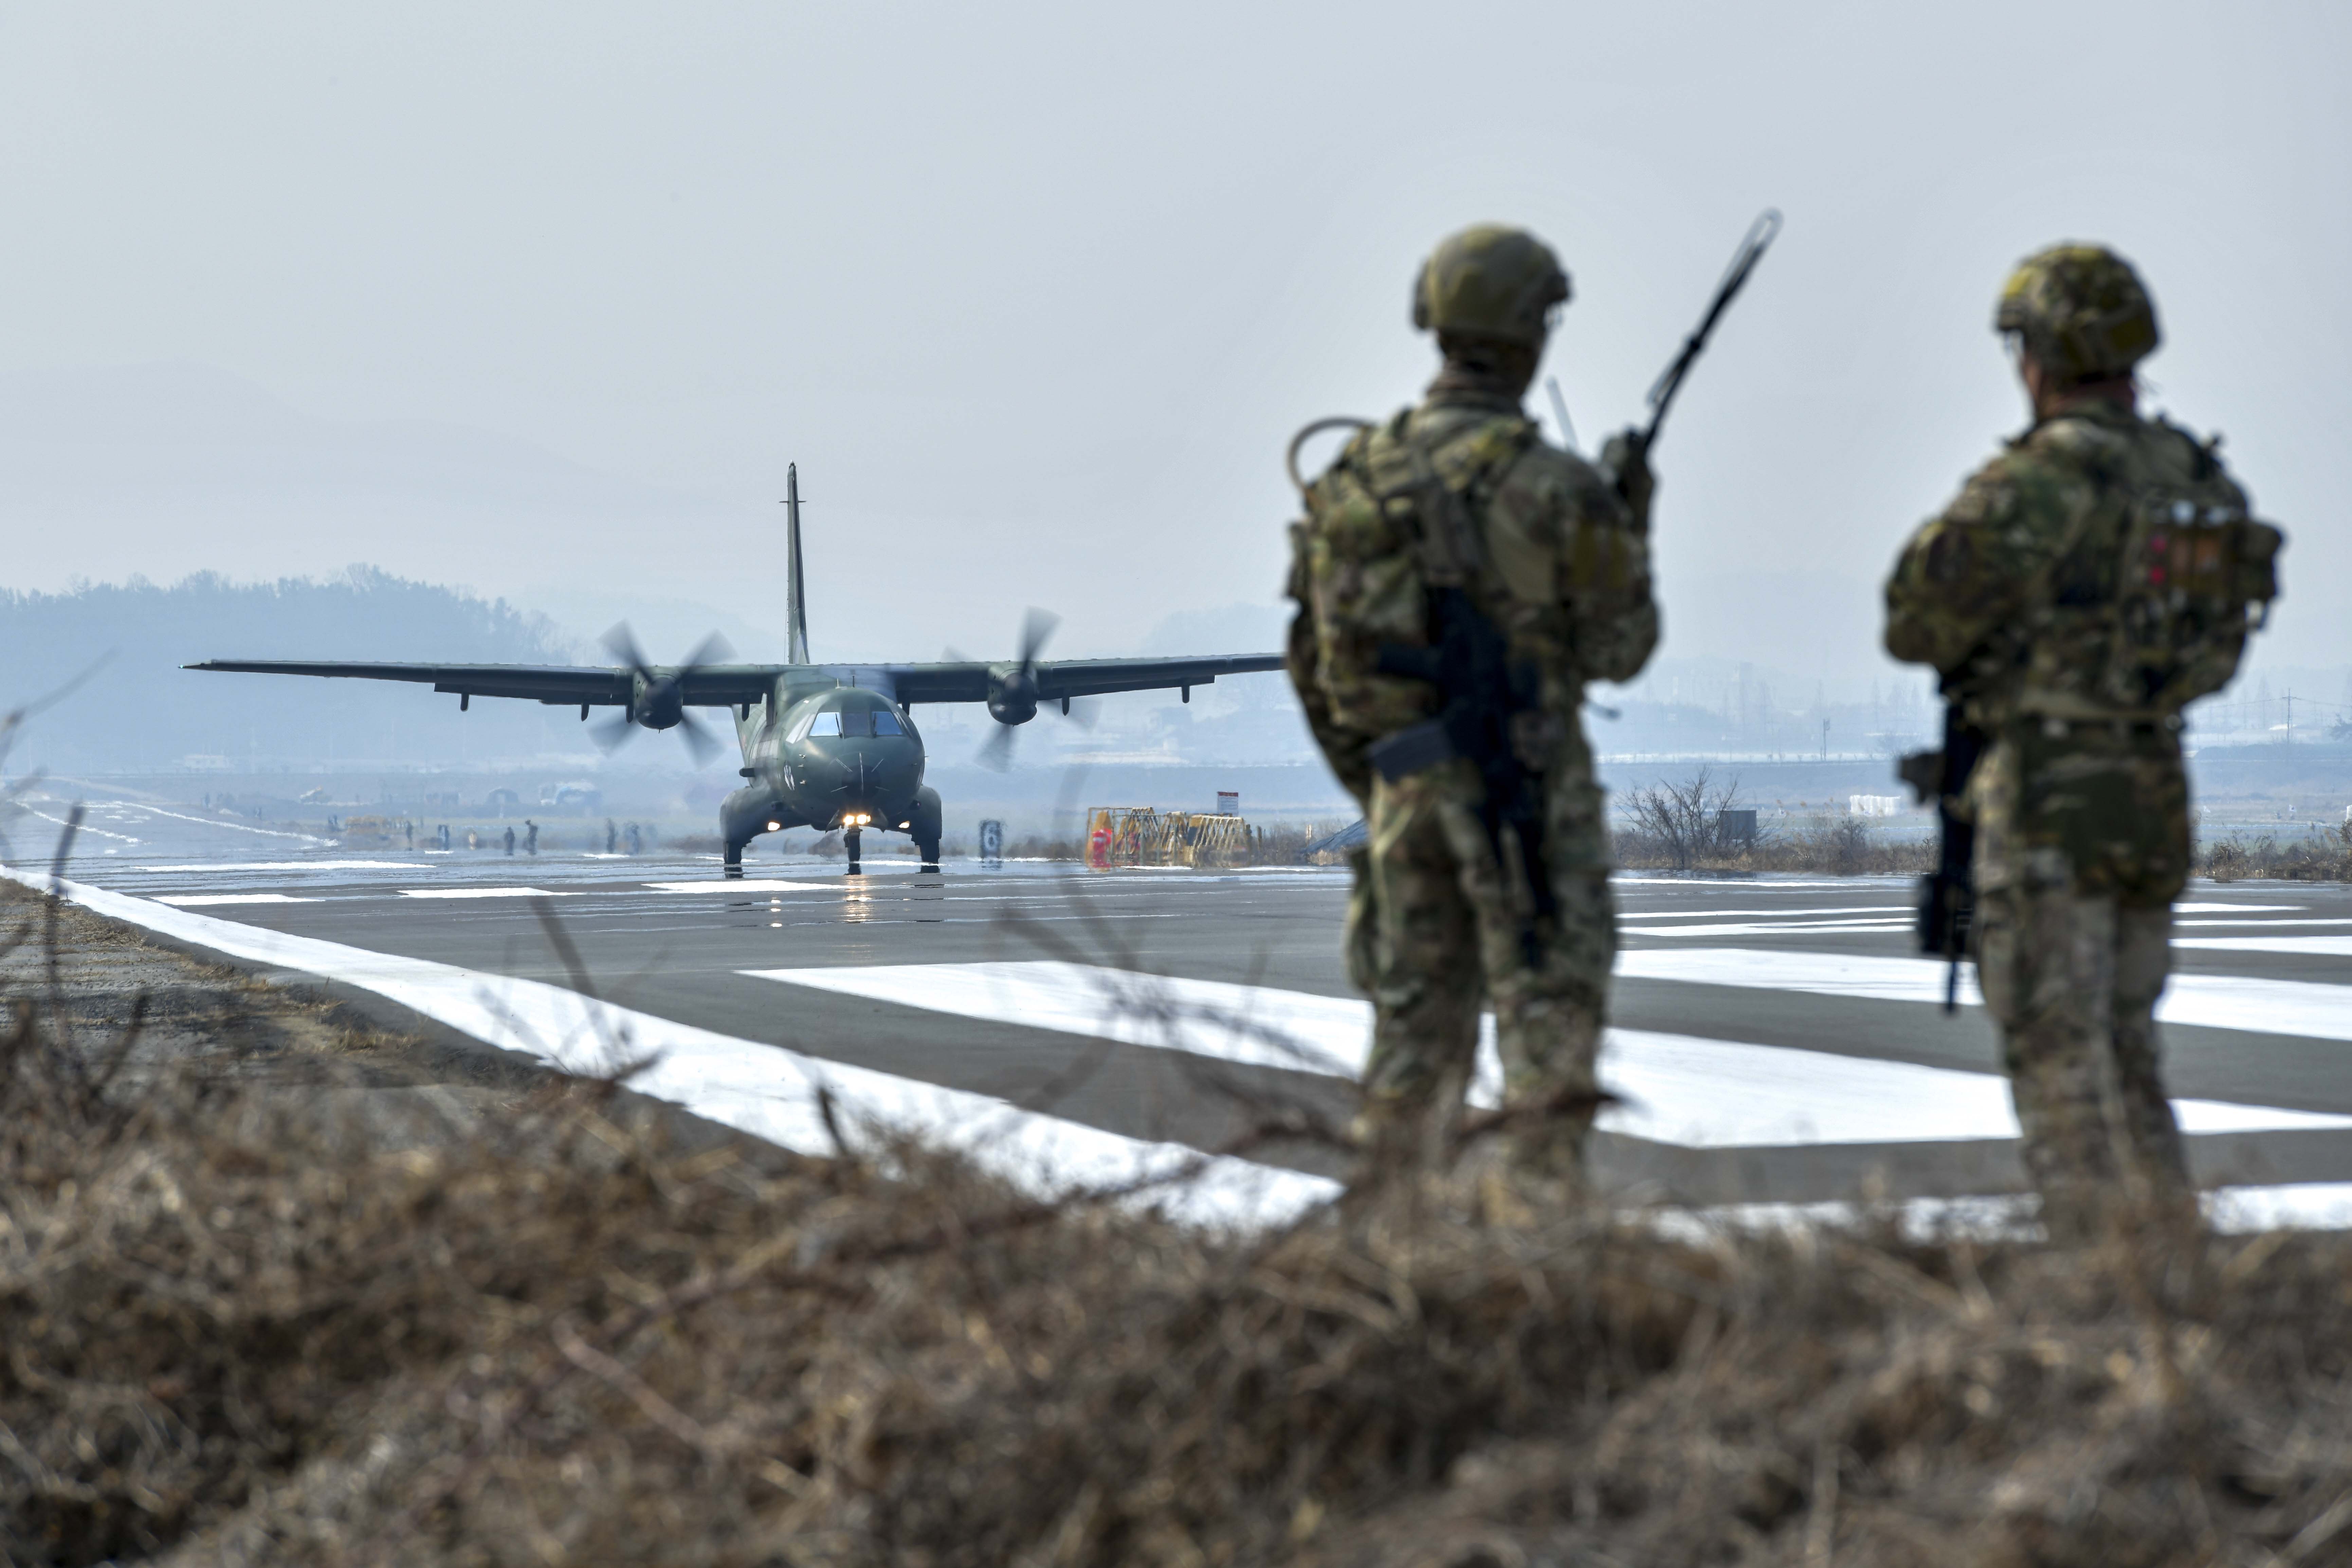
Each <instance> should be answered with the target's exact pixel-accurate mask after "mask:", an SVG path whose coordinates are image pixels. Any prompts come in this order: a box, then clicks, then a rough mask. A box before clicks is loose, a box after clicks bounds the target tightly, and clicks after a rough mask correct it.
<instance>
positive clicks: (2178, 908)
mask: <svg viewBox="0 0 2352 1568" xmlns="http://www.w3.org/2000/svg"><path fill="white" fill-rule="evenodd" d="M2310 907H2311V906H2310V905H2308V904H2175V905H2173V906H2172V912H2173V913H2174V914H2176V915H2223V914H2240V915H2242V914H2246V913H2249V912H2252V913H2254V914H2263V913H2266V912H2275V911H2277V910H2305V909H2309V908H2310Z"/></svg>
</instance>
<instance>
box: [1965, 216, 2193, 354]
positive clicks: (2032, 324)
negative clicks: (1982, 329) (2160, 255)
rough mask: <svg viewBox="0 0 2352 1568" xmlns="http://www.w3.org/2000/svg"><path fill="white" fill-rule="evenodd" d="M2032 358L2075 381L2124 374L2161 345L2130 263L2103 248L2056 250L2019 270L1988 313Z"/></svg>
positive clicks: (2152, 310)
mask: <svg viewBox="0 0 2352 1568" xmlns="http://www.w3.org/2000/svg"><path fill="white" fill-rule="evenodd" d="M1993 330H1994V331H1999V332H2015V333H2016V334H2017V335H2018V336H2019V338H2021V340H2022V341H2023V342H2024V344H2025V348H2026V352H2027V353H2031V354H2032V356H2033V357H2034V358H2035V359H2037V360H2039V361H2040V362H2041V363H2043V364H2044V365H2047V366H2048V367H2050V368H2051V369H2052V370H2053V371H2056V372H2057V373H2058V374H2060V375H2062V376H2063V377H2065V378H2066V379H2067V380H2068V381H2072V382H2084V381H2106V380H2109V379H2112V378H2113V377H2116V376H2119V375H2126V374H2130V372H2131V368H2132V366H2134V365H2136V364H2137V363H2139V362H2140V361H2141V360H2144V359H2146V358H2147V356H2148V355H2149V354H2151V353H2155V352H2156V348H2157V345H2158V343H2160V342H2163V341H2164V339H2163V334H2162V333H2161V332H2160V331H2158V328H2157V324H2156V301H2155V300H2151V299H2149V298H2148V294H2147V287H2146V285H2144V284H2142V283H2141V282H2140V280H2139V274H2138V273H2137V272H2135V271H2134V270H2132V265H2131V263H2130V262H2128V261H2126V260H2125V259H2124V258H2122V257H2120V256H2117V255H2116V253H2115V252H2114V251H2112V250H2109V249H2108V248H2107V247H2105V246H2103V245H2055V246H2053V247H2050V248H2049V249H2047V250H2044V251H2042V252H2040V253H2038V254H2036V255H2033V256H2029V257H2027V258H2025V259H2024V260H2023V261H2021V262H2019V263H2018V264H2017V270H2015V271H2014V272H2011V274H2010V275H2009V281H2008V283H2006V284H2005V285H2003V286H2002V288H2001V291H2000V303H1999V304H1998V305H1997V306H1995V307H1994V310H1993Z"/></svg>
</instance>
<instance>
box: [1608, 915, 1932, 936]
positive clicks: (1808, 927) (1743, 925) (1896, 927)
mask: <svg viewBox="0 0 2352 1568" xmlns="http://www.w3.org/2000/svg"><path fill="white" fill-rule="evenodd" d="M1911 923H1912V920H1911V917H1910V916H1908V915H1906V916H1904V917H1903V918H1902V919H1901V920H1891V921H1798V920H1790V921H1772V922H1771V923H1770V924H1769V925H1759V924H1756V923H1754V922H1752V921H1732V922H1730V923H1728V924H1724V925H1697V926H1645V925H1629V926H1626V927H1625V928H1624V929H1625V930H1627V931H1631V932H1633V933H1635V934H1637V935H1641V936H1763V935H1768V934H1769V933H1771V932H1774V931H1907V930H1909V929H1910V927H1911Z"/></svg>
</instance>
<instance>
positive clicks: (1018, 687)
mask: <svg viewBox="0 0 2352 1568" xmlns="http://www.w3.org/2000/svg"><path fill="white" fill-rule="evenodd" d="M1061 624H1062V618H1061V617H1060V616H1056V615H1055V614H1053V613H1052V612H1051V611H1047V610H1040V609H1035V608H1032V609H1031V610H1030V612H1029V613H1028V614H1027V615H1026V616H1023V617H1022V620H1021V658H1020V662H1019V663H1017V664H1014V665H1011V666H1006V665H996V666H992V668H990V670H989V673H988V716H989V717H990V718H992V719H993V720H995V721H996V722H997V731H996V733H994V734H992V735H991V736H990V737H989V738H988V739H987V740H986V741H984V742H982V743H981V748H980V755H979V757H978V758H976V759H975V760H976V761H977V762H978V763H980V765H981V766H982V767H984V768H988V769H991V770H992V771H993V772H996V773H1003V771H1004V770H1005V769H1007V768H1009V767H1011V766H1012V765H1013V740H1014V733H1013V726H1014V725H1016V724H1026V723H1027V722H1029V721H1030V720H1032V719H1034V718H1035V717H1036V716H1037V700H1038V692H1037V651H1038V650H1039V649H1040V648H1042V647H1045V639H1046V638H1047V637H1052V636H1053V635H1054V628H1055V626H1059V625H1061Z"/></svg>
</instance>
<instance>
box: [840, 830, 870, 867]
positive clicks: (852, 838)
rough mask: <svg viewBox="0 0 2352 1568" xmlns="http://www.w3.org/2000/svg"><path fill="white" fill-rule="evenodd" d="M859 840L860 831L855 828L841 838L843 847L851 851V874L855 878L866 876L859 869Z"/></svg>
mask: <svg viewBox="0 0 2352 1568" xmlns="http://www.w3.org/2000/svg"><path fill="white" fill-rule="evenodd" d="M858 838H859V830H858V829H856V828H855V827H853V828H851V829H850V830H849V831H848V832H846V833H845V834H843V835H842V836H841V847H843V848H844V849H846V850H848V851H849V874H850V875H851V876H853V877H862V876H864V875H865V873H864V872H863V871H861V870H859V869H858V868H857V851H858V848H859V845H858Z"/></svg>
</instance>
